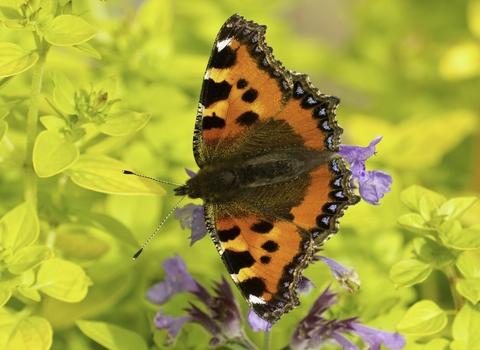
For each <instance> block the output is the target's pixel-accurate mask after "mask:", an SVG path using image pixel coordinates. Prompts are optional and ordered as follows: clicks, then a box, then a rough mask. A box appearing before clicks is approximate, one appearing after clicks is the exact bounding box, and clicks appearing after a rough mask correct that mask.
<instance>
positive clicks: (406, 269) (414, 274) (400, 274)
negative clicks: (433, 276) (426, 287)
mask: <svg viewBox="0 0 480 350" xmlns="http://www.w3.org/2000/svg"><path fill="white" fill-rule="evenodd" d="M431 272H432V267H431V266H430V265H428V264H425V263H423V262H422V261H420V260H417V259H407V260H401V261H399V262H397V263H396V264H395V265H393V266H392V268H391V269H390V280H391V281H392V282H393V283H394V284H395V287H403V288H406V287H410V286H413V285H414V284H417V283H420V282H423V281H425V280H426V279H427V277H428V276H429V275H430V273H431Z"/></svg>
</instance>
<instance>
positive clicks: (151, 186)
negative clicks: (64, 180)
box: [65, 154, 165, 195]
mask: <svg viewBox="0 0 480 350" xmlns="http://www.w3.org/2000/svg"><path fill="white" fill-rule="evenodd" d="M129 168H130V167H129V166H128V165H127V164H125V163H122V162H120V161H118V160H116V159H113V158H109V157H106V156H102V155H94V154H83V155H81V156H80V158H79V159H78V161H77V162H76V163H75V164H74V165H73V166H71V167H70V168H69V169H68V170H67V171H65V174H67V175H68V176H70V178H71V179H72V181H73V182H74V183H76V184H77V185H78V186H81V187H84V188H87V189H89V190H92V191H97V192H104V193H114V194H151V195H163V194H165V190H163V188H161V187H160V186H159V185H158V183H157V182H155V181H153V180H149V179H144V178H141V177H138V176H133V175H125V174H123V170H125V169H127V170H128V169H129Z"/></svg>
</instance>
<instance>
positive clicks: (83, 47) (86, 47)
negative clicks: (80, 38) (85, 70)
mask: <svg viewBox="0 0 480 350" xmlns="http://www.w3.org/2000/svg"><path fill="white" fill-rule="evenodd" d="M73 47H74V48H76V49H78V50H80V51H82V52H84V53H86V54H87V55H89V56H91V57H93V58H96V59H97V60H101V59H102V55H101V54H100V52H98V51H97V50H95V48H94V47H93V46H92V45H90V44H89V43H81V44H78V45H74V46H73Z"/></svg>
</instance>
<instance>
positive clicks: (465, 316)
mask: <svg viewBox="0 0 480 350" xmlns="http://www.w3.org/2000/svg"><path fill="white" fill-rule="evenodd" d="M479 324H480V304H477V305H475V306H474V305H472V304H470V303H465V304H464V305H463V307H462V309H461V310H460V311H459V312H458V314H457V315H456V316H455V319H454V320H453V325H452V336H453V339H454V340H453V342H452V343H451V345H450V347H451V349H452V350H467V349H479V348H480V332H479V331H478V325H479Z"/></svg>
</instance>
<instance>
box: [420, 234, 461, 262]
mask: <svg viewBox="0 0 480 350" xmlns="http://www.w3.org/2000/svg"><path fill="white" fill-rule="evenodd" d="M413 246H414V251H415V253H416V254H417V256H418V258H419V259H420V260H422V261H424V262H426V263H430V264H432V263H433V264H435V265H436V266H438V267H441V268H442V267H445V266H448V265H450V264H452V263H453V262H454V260H455V256H454V255H453V254H452V252H451V251H450V250H449V249H448V248H446V247H444V246H441V245H439V244H438V243H437V242H434V241H432V240H431V239H427V238H415V239H414V240H413Z"/></svg>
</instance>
